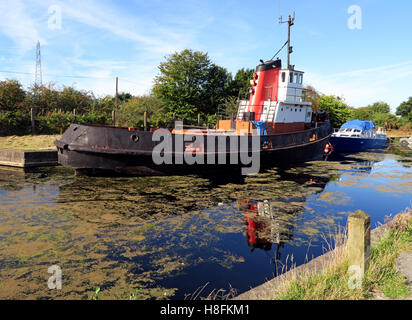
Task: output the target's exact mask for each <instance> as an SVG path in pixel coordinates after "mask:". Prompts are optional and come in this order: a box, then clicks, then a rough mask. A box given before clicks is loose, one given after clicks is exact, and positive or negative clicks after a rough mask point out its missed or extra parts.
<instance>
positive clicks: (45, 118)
mask: <svg viewBox="0 0 412 320" xmlns="http://www.w3.org/2000/svg"><path fill="white" fill-rule="evenodd" d="M34 121H35V130H36V133H37V134H62V133H63V132H64V131H65V130H66V129H67V128H68V127H69V126H70V124H71V123H74V122H76V123H79V124H101V125H107V124H110V123H111V116H109V115H107V114H105V113H93V112H89V113H85V114H82V115H78V116H77V118H76V121H75V118H74V114H73V113H71V112H48V113H47V114H46V115H36V116H35V119H34ZM26 134H31V116H30V113H28V112H21V111H15V112H12V111H7V112H1V113H0V135H1V136H8V135H26Z"/></svg>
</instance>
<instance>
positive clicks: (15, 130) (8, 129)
mask: <svg viewBox="0 0 412 320" xmlns="http://www.w3.org/2000/svg"><path fill="white" fill-rule="evenodd" d="M29 133H31V118H30V114H29V113H27V112H21V111H6V112H0V135H2V136H8V135H25V134H29Z"/></svg>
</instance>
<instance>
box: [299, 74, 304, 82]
mask: <svg viewBox="0 0 412 320" xmlns="http://www.w3.org/2000/svg"><path fill="white" fill-rule="evenodd" d="M302 83H303V74H300V75H299V84H302Z"/></svg>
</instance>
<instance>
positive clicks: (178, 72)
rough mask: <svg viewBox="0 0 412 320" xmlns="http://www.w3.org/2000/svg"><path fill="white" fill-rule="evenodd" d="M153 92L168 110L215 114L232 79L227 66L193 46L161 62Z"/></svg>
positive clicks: (183, 114)
mask: <svg viewBox="0 0 412 320" xmlns="http://www.w3.org/2000/svg"><path fill="white" fill-rule="evenodd" d="M159 71H160V74H159V75H157V76H156V77H155V80H154V86H153V94H154V95H155V96H156V97H157V98H159V99H160V100H161V101H162V102H163V104H164V105H165V111H166V112H167V113H175V114H176V116H177V117H181V118H185V119H188V118H189V119H190V118H193V117H196V114H197V113H198V112H202V113H206V114H213V113H215V112H216V111H217V107H218V105H219V104H220V103H222V101H223V99H224V97H225V95H226V92H227V89H228V87H229V84H230V81H231V75H230V73H228V72H227V71H226V69H225V68H222V67H219V66H217V65H215V64H213V63H212V62H211V61H210V59H209V57H208V55H207V53H202V52H199V51H192V50H189V49H186V50H183V51H182V52H180V53H178V52H176V53H174V54H172V55H170V56H168V57H167V60H166V61H165V62H162V63H160V65H159Z"/></svg>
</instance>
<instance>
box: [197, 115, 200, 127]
mask: <svg viewBox="0 0 412 320" xmlns="http://www.w3.org/2000/svg"><path fill="white" fill-rule="evenodd" d="M197 125H198V126H200V113H198V114H197Z"/></svg>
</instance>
